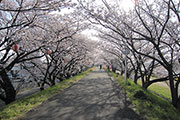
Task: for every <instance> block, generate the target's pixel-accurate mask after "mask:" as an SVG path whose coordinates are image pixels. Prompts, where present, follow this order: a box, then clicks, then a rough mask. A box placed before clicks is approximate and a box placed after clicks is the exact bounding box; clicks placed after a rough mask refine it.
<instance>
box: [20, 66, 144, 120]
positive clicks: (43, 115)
mask: <svg viewBox="0 0 180 120" xmlns="http://www.w3.org/2000/svg"><path fill="white" fill-rule="evenodd" d="M125 102H126V104H124V103H125ZM130 106H131V105H129V102H127V101H125V99H124V94H123V93H122V92H121V91H120V89H119V87H117V84H116V83H115V82H114V81H113V80H112V79H110V77H109V76H108V74H107V73H106V72H104V71H103V70H99V69H98V68H97V69H96V70H95V71H93V72H91V73H90V74H89V75H87V76H86V77H85V78H83V79H82V80H80V81H79V82H78V83H76V84H74V85H73V86H72V87H70V88H67V89H65V90H64V91H63V92H61V93H59V94H57V95H55V96H54V97H52V98H51V99H49V100H48V101H46V102H44V103H43V104H42V105H40V106H39V107H37V108H35V109H34V110H32V111H30V112H28V113H27V114H26V118H23V119H21V120H141V119H140V117H139V116H138V115H137V114H136V113H135V112H134V111H133V110H132V109H131V108H130Z"/></svg>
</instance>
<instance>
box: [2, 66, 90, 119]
mask: <svg viewBox="0 0 180 120" xmlns="http://www.w3.org/2000/svg"><path fill="white" fill-rule="evenodd" d="M92 70H93V68H90V69H89V70H87V71H85V72H83V73H81V74H79V75H77V76H74V77H72V78H70V79H67V80H64V81H62V82H60V83H58V84H57V85H55V86H53V87H50V88H48V89H45V90H43V91H41V92H37V93H35V94H33V95H31V96H28V97H25V98H22V99H19V100H16V101H14V102H13V103H11V104H9V105H7V106H5V107H4V108H3V109H2V110H1V111H0V120H14V119H17V118H18V117H21V116H23V115H25V113H26V112H28V111H30V110H31V109H33V108H35V107H37V106H38V105H40V104H41V103H42V102H44V101H46V100H47V99H49V98H50V97H52V96H53V95H55V94H57V93H59V92H60V91H62V90H64V89H65V88H68V87H70V86H71V85H72V84H73V83H75V82H77V81H79V80H80V79H82V78H83V77H84V76H85V75H87V73H89V72H90V71H92Z"/></svg>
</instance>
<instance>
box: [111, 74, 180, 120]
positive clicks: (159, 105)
mask: <svg viewBox="0 0 180 120" xmlns="http://www.w3.org/2000/svg"><path fill="white" fill-rule="evenodd" d="M110 74H111V75H112V76H113V77H114V78H115V80H116V81H117V82H118V84H119V85H120V86H121V87H122V88H125V87H124V86H125V84H124V77H122V76H119V77H116V74H115V73H112V72H111V73H110ZM139 91H141V92H143V93H144V96H145V98H144V99H142V98H140V97H135V94H137V93H138V92H139ZM126 93H127V95H128V97H129V98H130V100H131V102H132V103H133V104H134V105H135V110H136V112H137V113H138V114H139V115H140V116H141V117H142V118H144V119H146V120H180V112H179V111H178V110H177V109H175V108H174V107H173V105H172V104H171V103H169V102H168V101H166V100H164V99H162V98H161V97H159V96H157V95H155V94H153V93H152V92H151V91H149V90H144V89H143V88H142V87H140V86H139V85H136V84H134V82H133V81H132V80H130V79H128V80H127V85H126Z"/></svg>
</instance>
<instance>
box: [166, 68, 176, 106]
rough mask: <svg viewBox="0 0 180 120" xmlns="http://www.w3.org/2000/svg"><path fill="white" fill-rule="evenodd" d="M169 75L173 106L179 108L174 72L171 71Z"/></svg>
mask: <svg viewBox="0 0 180 120" xmlns="http://www.w3.org/2000/svg"><path fill="white" fill-rule="evenodd" d="M168 74H169V84H170V90H171V97H172V104H173V106H174V107H176V108H177V107H178V106H177V105H178V94H177V92H176V89H175V87H174V77H173V73H172V70H171V69H169V71H168Z"/></svg>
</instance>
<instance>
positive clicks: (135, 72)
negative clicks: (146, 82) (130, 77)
mask: <svg viewBox="0 0 180 120" xmlns="http://www.w3.org/2000/svg"><path fill="white" fill-rule="evenodd" d="M137 80H138V70H135V71H134V83H135V84H137Z"/></svg>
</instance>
